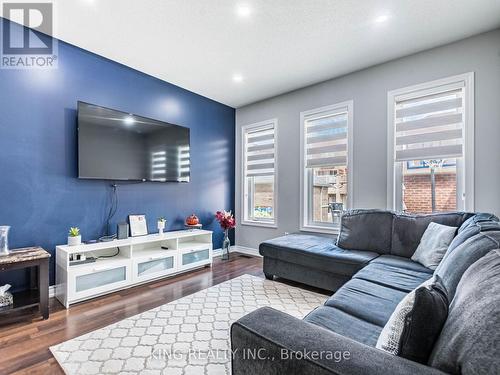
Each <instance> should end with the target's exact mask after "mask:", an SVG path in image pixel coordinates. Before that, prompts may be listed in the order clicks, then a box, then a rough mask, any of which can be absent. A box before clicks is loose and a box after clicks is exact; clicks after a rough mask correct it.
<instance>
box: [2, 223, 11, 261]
mask: <svg viewBox="0 0 500 375" xmlns="http://www.w3.org/2000/svg"><path fill="white" fill-rule="evenodd" d="M9 229H10V227H9V226H7V225H4V226H0V256H6V255H9V254H10V252H9Z"/></svg>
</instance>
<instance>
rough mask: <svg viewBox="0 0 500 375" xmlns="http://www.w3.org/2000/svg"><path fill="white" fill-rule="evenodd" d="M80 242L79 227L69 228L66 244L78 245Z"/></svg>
mask: <svg viewBox="0 0 500 375" xmlns="http://www.w3.org/2000/svg"><path fill="white" fill-rule="evenodd" d="M81 243H82V236H81V235H80V229H79V228H76V227H71V228H69V232H68V245H69V246H78V245H80V244H81Z"/></svg>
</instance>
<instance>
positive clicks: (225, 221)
mask: <svg viewBox="0 0 500 375" xmlns="http://www.w3.org/2000/svg"><path fill="white" fill-rule="evenodd" d="M215 218H216V219H217V221H218V222H219V224H220V226H221V228H222V229H224V230H226V229H233V228H234V227H235V226H236V219H235V218H234V215H233V214H232V213H231V211H217V212H216V213H215Z"/></svg>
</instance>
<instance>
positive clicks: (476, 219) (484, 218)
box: [458, 212, 499, 233]
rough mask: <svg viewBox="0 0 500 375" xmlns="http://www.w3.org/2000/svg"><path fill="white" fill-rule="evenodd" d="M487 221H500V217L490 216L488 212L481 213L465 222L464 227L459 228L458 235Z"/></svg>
mask: <svg viewBox="0 0 500 375" xmlns="http://www.w3.org/2000/svg"><path fill="white" fill-rule="evenodd" d="M485 221H499V219H498V217H496V216H495V215H493V214H489V213H486V212H480V213H478V214H476V215H474V216H471V217H470V218H468V219H467V220H465V221H464V223H463V224H462V226H461V227H460V228H458V233H460V232H462V231H463V230H465V229H467V228H468V227H469V226H471V225H474V224H477V223H482V222H485Z"/></svg>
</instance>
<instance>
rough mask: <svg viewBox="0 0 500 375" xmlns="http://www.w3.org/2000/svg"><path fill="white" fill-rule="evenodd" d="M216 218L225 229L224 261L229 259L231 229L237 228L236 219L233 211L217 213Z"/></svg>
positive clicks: (223, 242)
mask: <svg viewBox="0 0 500 375" xmlns="http://www.w3.org/2000/svg"><path fill="white" fill-rule="evenodd" d="M215 218H216V219H217V221H218V222H219V224H220V226H221V228H222V229H224V240H223V241H222V260H228V259H229V248H230V247H231V241H230V240H229V229H233V228H234V227H235V226H236V219H235V218H234V215H233V214H232V212H231V211H225V210H224V211H217V213H216V214H215Z"/></svg>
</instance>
